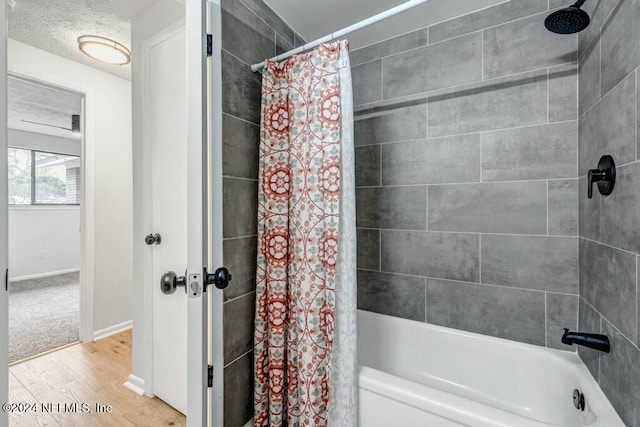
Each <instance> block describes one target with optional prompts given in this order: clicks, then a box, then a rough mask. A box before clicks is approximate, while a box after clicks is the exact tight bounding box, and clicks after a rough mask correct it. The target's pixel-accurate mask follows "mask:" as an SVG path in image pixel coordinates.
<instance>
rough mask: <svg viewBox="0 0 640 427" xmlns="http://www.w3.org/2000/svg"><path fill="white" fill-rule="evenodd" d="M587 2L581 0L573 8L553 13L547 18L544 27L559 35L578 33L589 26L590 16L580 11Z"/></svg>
mask: <svg viewBox="0 0 640 427" xmlns="http://www.w3.org/2000/svg"><path fill="white" fill-rule="evenodd" d="M584 2H585V0H579V1H578V2H577V3H576V4H574V5H573V6H569V7H567V8H565V9H561V10H558V11H555V12H553V13H552V14H551V15H549V16H547V19H545V21H544V26H545V27H547V30H549V31H551V32H554V33H557V34H573V33H578V32H580V31H582V30H584V29H585V28H587V27H588V26H589V23H590V22H591V19H590V18H589V14H588V13H587V12H585V11H584V10H582V9H580V6H582V5H583V4H584Z"/></svg>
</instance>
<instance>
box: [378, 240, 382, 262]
mask: <svg viewBox="0 0 640 427" xmlns="http://www.w3.org/2000/svg"><path fill="white" fill-rule="evenodd" d="M378 271H379V272H382V230H378Z"/></svg>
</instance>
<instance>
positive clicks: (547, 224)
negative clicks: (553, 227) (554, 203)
mask: <svg viewBox="0 0 640 427" xmlns="http://www.w3.org/2000/svg"><path fill="white" fill-rule="evenodd" d="M549 204H550V203H549V180H547V236H548V235H549Z"/></svg>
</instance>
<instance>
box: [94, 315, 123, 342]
mask: <svg viewBox="0 0 640 427" xmlns="http://www.w3.org/2000/svg"><path fill="white" fill-rule="evenodd" d="M132 327H133V320H127V321H126V322H122V323H118V324H117V325H113V326H109V327H108V328H104V329H100V330H99V331H95V332H94V333H93V340H94V341H98V340H101V339H104V338H108V337H110V336H111V335H115V334H119V333H120V332H124V331H126V330H127V329H131V328H132Z"/></svg>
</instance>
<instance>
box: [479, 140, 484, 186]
mask: <svg viewBox="0 0 640 427" xmlns="http://www.w3.org/2000/svg"><path fill="white" fill-rule="evenodd" d="M483 140H484V135H483V134H482V133H480V183H483V182H484V176H483V175H484V174H483V173H482V169H483V167H482V162H483V155H482V151H483V150H484V142H483Z"/></svg>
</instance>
